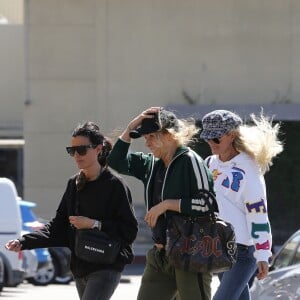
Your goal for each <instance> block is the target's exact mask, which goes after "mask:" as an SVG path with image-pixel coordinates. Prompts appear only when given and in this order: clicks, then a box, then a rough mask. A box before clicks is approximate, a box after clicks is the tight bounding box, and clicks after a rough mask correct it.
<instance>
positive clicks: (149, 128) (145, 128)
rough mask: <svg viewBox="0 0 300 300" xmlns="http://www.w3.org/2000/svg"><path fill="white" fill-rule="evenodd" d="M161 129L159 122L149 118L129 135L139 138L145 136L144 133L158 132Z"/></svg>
mask: <svg viewBox="0 0 300 300" xmlns="http://www.w3.org/2000/svg"><path fill="white" fill-rule="evenodd" d="M159 130H160V126H159V124H158V123H156V122H154V121H153V120H152V119H148V121H147V122H144V124H143V125H142V126H141V127H139V128H137V129H135V130H131V131H130V133H129V136H130V137H131V138H132V139H137V138H140V137H141V136H143V135H144V134H149V133H153V132H157V131H159Z"/></svg>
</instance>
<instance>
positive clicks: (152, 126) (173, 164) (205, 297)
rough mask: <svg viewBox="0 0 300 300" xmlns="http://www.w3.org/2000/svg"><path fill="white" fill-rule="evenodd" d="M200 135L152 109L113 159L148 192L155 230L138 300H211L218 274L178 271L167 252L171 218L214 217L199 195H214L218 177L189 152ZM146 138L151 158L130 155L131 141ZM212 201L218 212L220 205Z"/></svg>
mask: <svg viewBox="0 0 300 300" xmlns="http://www.w3.org/2000/svg"><path fill="white" fill-rule="evenodd" d="M197 131H198V130H197V128H196V126H195V124H194V122H187V121H185V120H183V119H178V118H177V117H176V115H175V114H174V113H172V112H170V111H167V110H164V109H161V108H160V107H151V108H149V109H146V110H145V111H143V112H142V113H140V114H139V115H138V116H137V117H135V118H134V119H133V120H131V121H130V122H129V124H128V126H127V128H126V129H125V130H124V132H123V133H122V134H121V136H120V138H119V139H118V141H117V142H116V144H115V145H114V147H113V149H112V151H111V153H110V156H109V158H108V164H109V165H110V166H111V167H112V168H114V169H116V170H117V171H118V172H120V173H122V174H125V175H129V176H134V177H136V178H137V179H139V180H141V181H142V182H143V184H144V187H145V203H146V207H147V213H146V216H145V221H146V222H147V224H148V225H149V226H150V227H151V229H152V238H153V241H154V246H153V248H152V249H150V250H149V251H148V253H147V258H146V267H145V271H144V274H143V277H142V282H141V286H140V289H139V293H138V300H148V299H149V300H152V299H159V300H171V299H172V300H173V299H174V297H175V296H176V294H177V293H178V294H179V296H180V299H181V300H209V299H211V280H212V274H211V273H208V272H206V273H199V274H197V273H191V272H186V271H182V270H179V269H176V268H174V267H173V266H172V265H170V263H169V261H168V257H167V256H166V251H165V245H166V229H167V222H168V219H169V217H170V216H171V215H173V214H184V215H187V216H203V215H205V214H207V213H208V207H207V206H206V205H205V203H204V201H203V199H201V197H199V196H198V194H199V190H200V189H206V190H209V191H211V192H213V179H212V175H211V173H210V172H209V170H208V169H207V167H206V166H205V164H204V161H203V160H202V159H201V157H200V156H199V155H197V154H196V153H195V152H194V151H192V150H191V149H190V148H188V147H187V144H188V143H189V142H190V141H191V140H192V139H193V137H194V135H195V134H196V133H197ZM141 136H143V138H144V139H145V145H146V146H147V147H148V148H149V150H150V151H151V153H149V154H146V153H143V152H130V151H129V147H130V142H131V139H132V138H133V139H134V138H139V137H141ZM210 200H211V203H212V204H213V206H214V208H215V210H217V204H216V202H215V201H214V200H212V199H210Z"/></svg>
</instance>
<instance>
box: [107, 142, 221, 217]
mask: <svg viewBox="0 0 300 300" xmlns="http://www.w3.org/2000/svg"><path fill="white" fill-rule="evenodd" d="M129 147H130V143H127V142H125V141H123V140H122V139H120V138H119V139H118V140H117V142H116V143H115V145H114V147H113V149H112V151H111V153H110V155H109V157H108V164H109V166H110V167H111V168H113V169H115V170H116V171H118V172H119V173H121V174H124V175H129V176H133V177H136V178H137V179H139V180H141V181H142V182H143V184H144V188H145V189H144V196H145V204H146V207H147V210H149V209H150V208H151V207H152V206H153V205H152V203H151V199H152V193H153V189H152V187H153V184H152V183H153V178H154V176H153V174H154V173H155V171H154V170H155V168H157V167H159V165H161V164H163V161H162V160H161V159H158V158H155V157H154V156H153V154H152V153H149V154H145V153H143V152H130V151H129ZM201 189H204V190H209V191H210V192H212V193H213V194H214V188H213V178H212V174H211V172H210V171H209V170H208V168H207V167H206V165H205V163H204V161H203V160H202V158H201V157H200V156H199V155H198V154H197V153H196V152H194V151H193V150H191V149H190V148H188V147H185V146H179V147H178V148H177V150H176V152H175V154H174V156H173V159H172V161H171V163H170V165H169V166H168V168H167V170H166V173H165V177H164V181H163V187H162V191H161V200H165V199H180V213H181V214H184V215H188V216H203V215H206V214H207V210H208V207H207V205H206V203H205V202H204V201H203V200H202V199H201V196H199V191H200V190H201ZM200 195H201V194H200ZM210 202H211V204H212V206H213V208H214V211H215V212H218V206H217V203H216V201H215V199H210Z"/></svg>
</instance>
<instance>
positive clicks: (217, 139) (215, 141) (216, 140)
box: [205, 138, 221, 145]
mask: <svg viewBox="0 0 300 300" xmlns="http://www.w3.org/2000/svg"><path fill="white" fill-rule="evenodd" d="M208 141H213V142H214V143H215V144H218V145H219V144H220V143H221V141H220V139H219V138H214V139H205V142H208Z"/></svg>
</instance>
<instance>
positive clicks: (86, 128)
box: [72, 121, 112, 167]
mask: <svg viewBox="0 0 300 300" xmlns="http://www.w3.org/2000/svg"><path fill="white" fill-rule="evenodd" d="M76 136H85V137H87V138H88V139H89V140H90V142H91V144H93V145H102V151H101V153H99V155H98V161H99V164H100V165H101V166H102V167H104V166H106V165H107V161H106V160H107V156H108V155H109V153H110V150H111V149H112V143H111V141H110V140H109V139H108V138H107V137H105V136H104V135H103V134H102V133H101V132H100V128H99V126H98V125H97V124H95V123H94V122H90V121H88V122H85V123H82V124H79V125H78V126H77V127H76V128H75V129H74V130H73V132H72V137H76Z"/></svg>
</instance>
